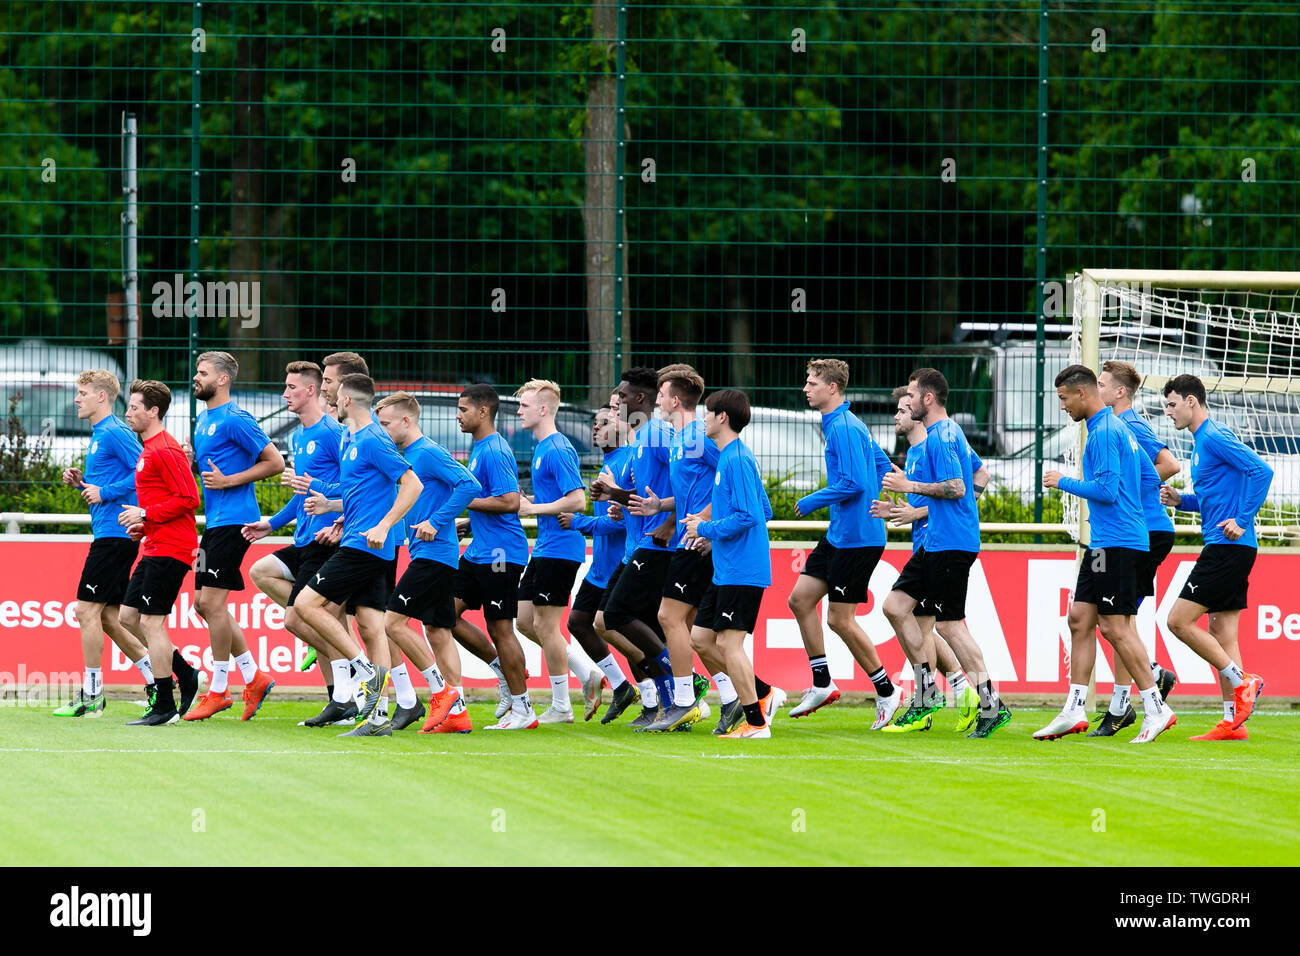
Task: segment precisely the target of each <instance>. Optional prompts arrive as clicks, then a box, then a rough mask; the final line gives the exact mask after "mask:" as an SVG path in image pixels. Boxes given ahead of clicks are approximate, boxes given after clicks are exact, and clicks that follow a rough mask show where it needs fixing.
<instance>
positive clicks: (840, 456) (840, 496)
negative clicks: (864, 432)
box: [799, 425, 879, 514]
mask: <svg viewBox="0 0 1300 956" xmlns="http://www.w3.org/2000/svg"><path fill="white" fill-rule="evenodd" d="M846 439H848V440H847V441H846ZM852 439H853V435H852V433H851V432H849V430H848V429H847V428H845V427H844V426H843V425H840V426H837V427H836V428H833V429H831V432H830V434H829V435H827V436H826V487H825V488H819V489H817V490H816V491H814V492H813V493H812V494H810V495H805V496H804V497H802V498H800V499H799V510H800V511H801V512H803V513H804V514H811V513H812V512H814V511H817V510H818V509H820V508H825V507H826V506H827V505H830V504H833V503H834V502H837V501H848V500H849V499H850V498H857V497H858V496H860V495H861V494H862V492H863V491H864V490H866V487H867V461H866V458H865V456H864V455H863V450H862V446H861V443H860V442H855V441H853V440H852ZM873 444H874V443H873ZM876 447H879V446H876Z"/></svg>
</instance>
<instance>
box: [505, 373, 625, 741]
mask: <svg viewBox="0 0 1300 956" xmlns="http://www.w3.org/2000/svg"><path fill="white" fill-rule="evenodd" d="M515 396H516V397H517V398H518V399H519V424H520V425H521V426H522V427H523V428H526V429H527V430H528V431H530V432H532V434H533V437H534V438H536V439H537V447H536V449H535V450H534V451H533V467H532V482H533V493H532V495H531V496H528V495H520V497H519V517H521V518H527V517H529V516H534V517H536V518H537V541H536V542H535V543H534V544H533V553H532V557H531V558H529V560H528V567H527V568H525V569H524V574H523V577H522V578H520V580H519V618H518V621H517V624H518V627H519V631H520V633H521V634H523V635H524V636H525V637H527V638H528V639H529V640H530V641H532V642H533V643H534V644H537V645H539V646H540V647H541V648H542V652H543V653H544V654H545V656H546V672H547V674H548V675H549V676H550V679H551V706H549V707H547V708H546V710H544V711H543V712H542V715H541V716H540V717H539V718H538V723H542V724H571V723H573V704H572V703H571V702H570V700H569V667H570V663H571V658H572V665H573V667H574V672H575V673H577V674H578V675H579V677H580V678H582V682H583V688H582V690H583V695H584V697H586V698H588V699H590V697H591V696H592V695H593V694H594V695H598V694H599V693H600V683H601V680H602V679H603V678H602V675H601V673H600V671H599V670H593V669H592V668H590V667H589V666H587V664H586V662H585V661H583V660H581V658H579V657H577V655H576V652H573V651H571V650H570V649H569V644H568V642H567V641H565V639H564V635H563V634H561V633H560V618H562V617H563V616H564V609H565V608H567V607H568V606H569V595H570V593H572V591H573V582H574V581H575V580H577V577H578V569H579V568H581V567H582V562H583V561H585V560H586V558H587V541H586V539H585V538H583V536H582V532H581V531H575V530H573V529H572V528H565V527H562V526H561V525H560V519H559V516H560V515H561V514H563V513H565V512H569V513H573V512H577V511H585V510H586V508H587V494H586V487H587V486H586V482H584V481H583V480H582V473H581V471H580V470H579V466H578V453H577V451H576V450H575V449H574V447H573V443H572V442H571V441H569V439H568V437H567V436H565V435H564V434H562V433H561V432H560V430H559V429H558V428H556V427H555V416H556V414H557V413H558V412H559V410H560V386H559V385H556V384H555V383H554V382H550V381H547V380H546V379H540V378H538V379H533V380H532V381H529V382H525V383H524V384H523V385H522V386H521V387H520V388H519V390H518V391H517V392H515Z"/></svg>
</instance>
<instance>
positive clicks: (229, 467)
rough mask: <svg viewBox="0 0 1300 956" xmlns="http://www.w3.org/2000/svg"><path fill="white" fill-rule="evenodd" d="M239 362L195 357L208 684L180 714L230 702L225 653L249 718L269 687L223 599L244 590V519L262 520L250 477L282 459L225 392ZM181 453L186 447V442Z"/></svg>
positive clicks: (200, 583)
mask: <svg viewBox="0 0 1300 956" xmlns="http://www.w3.org/2000/svg"><path fill="white" fill-rule="evenodd" d="M238 375H239V364H238V363H237V362H236V361H235V358H234V356H232V355H231V354H230V353H229V352H204V353H203V354H202V355H200V356H199V357H198V360H197V361H196V362H195V372H194V397H195V398H197V399H198V400H199V401H201V402H206V403H207V408H206V409H204V410H203V411H201V412H199V416H198V419H197V420H196V421H195V424H194V445H193V449H192V452H193V456H194V465H195V467H196V468H197V470H198V471H199V473H200V475H201V476H202V479H203V513H204V515H205V517H206V519H207V523H206V525H205V527H204V530H203V539H202V540H201V541H200V542H199V559H200V560H199V563H198V564H197V565H196V566H195V570H194V590H195V600H194V604H195V609H196V610H197V611H198V612H199V615H200V616H201V617H202V618H203V619H204V620H205V621H206V622H207V624H208V637H209V640H210V641H211V643H212V685H211V686H210V687H209V688H208V692H207V693H206V694H204V695H203V697H202V699H201V700H200V701H199V703H198V705H197V706H196V707H195V708H194V709H193V710H192V711H190V712H189V713H187V714H186V715H185V719H186V720H205V719H207V718H208V717H211V716H213V715H214V714H219V713H221V712H222V711H223V710H227V709H229V708H230V707H231V699H230V692H229V690H228V689H227V687H228V681H229V670H230V655H231V653H232V652H233V653H234V655H235V665H236V666H237V667H238V668H239V673H240V676H241V677H242V678H243V680H244V712H243V713H242V714H241V715H240V718H239V719H240V720H251V719H252V718H253V715H254V714H256V713H257V711H258V709H259V708H261V706H262V702H263V701H264V700H266V695H267V694H269V693H270V692H271V688H272V687H274V686H275V681H273V680H272V679H271V676H270V675H269V674H267V673H265V672H264V671H260V670H258V668H257V663H256V662H255V661H254V660H253V654H252V652H251V651H249V649H248V642H247V641H246V640H245V639H244V632H243V630H242V629H241V628H240V626H239V623H238V622H237V621H236V620H235V619H234V617H233V616H232V615H231V613H230V609H229V607H228V606H227V601H228V598H229V597H230V592H231V591H242V590H244V576H243V574H241V573H240V565H241V564H242V563H243V560H244V555H245V554H247V553H248V548H249V545H250V544H251V542H250V541H248V540H247V539H246V538H245V537H244V534H243V529H244V525H246V524H251V523H254V522H257V521H261V520H262V514H261V511H260V509H259V508H258V504H257V496H256V495H255V494H254V487H255V483H256V482H258V481H260V480H261V479H263V478H271V477H274V476H275V475H278V474H280V473H281V472H282V471H284V458H283V457H282V456H281V454H280V451H279V449H277V448H276V447H275V443H274V442H272V441H271V440H270V439H269V438H267V437H266V432H264V431H262V427H261V426H260V425H258V424H257V419H255V418H253V416H252V415H250V414H248V412H246V411H244V410H243V409H242V408H240V407H239V406H238V405H237V404H236V403H235V402H233V401H232V400H231V398H230V387H231V386H232V385H233V384H234V381H235V379H236V377H238ZM186 451H187V453H189V452H190V449H188V448H187V449H186Z"/></svg>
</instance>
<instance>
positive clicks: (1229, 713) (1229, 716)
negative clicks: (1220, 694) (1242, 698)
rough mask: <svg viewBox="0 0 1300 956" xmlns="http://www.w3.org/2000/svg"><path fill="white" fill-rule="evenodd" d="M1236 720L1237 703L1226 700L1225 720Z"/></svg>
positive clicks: (1224, 707) (1224, 704) (1224, 703)
mask: <svg viewBox="0 0 1300 956" xmlns="http://www.w3.org/2000/svg"><path fill="white" fill-rule="evenodd" d="M1236 718H1237V702H1236V701H1235V700H1225V701H1224V702H1223V719H1224V720H1236Z"/></svg>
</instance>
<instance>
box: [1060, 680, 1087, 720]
mask: <svg viewBox="0 0 1300 956" xmlns="http://www.w3.org/2000/svg"><path fill="white" fill-rule="evenodd" d="M1087 710H1088V685H1087V684H1071V685H1070V695H1069V697H1067V698H1066V701H1065V713H1067V714H1083V713H1086V712H1087Z"/></svg>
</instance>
